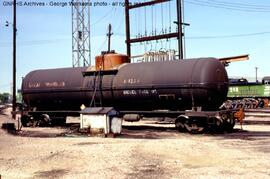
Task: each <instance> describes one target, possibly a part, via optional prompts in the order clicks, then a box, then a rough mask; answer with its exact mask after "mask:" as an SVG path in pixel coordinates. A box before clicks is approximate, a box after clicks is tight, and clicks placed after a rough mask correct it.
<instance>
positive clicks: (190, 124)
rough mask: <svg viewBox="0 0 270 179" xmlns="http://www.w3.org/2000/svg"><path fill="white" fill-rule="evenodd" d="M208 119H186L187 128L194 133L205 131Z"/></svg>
mask: <svg viewBox="0 0 270 179" xmlns="http://www.w3.org/2000/svg"><path fill="white" fill-rule="evenodd" d="M205 124H206V121H205V120H204V119H202V118H190V119H189V120H188V121H186V123H185V124H184V125H185V128H186V130H187V131H188V132H190V133H192V134H201V133H203V132H204V131H205Z"/></svg>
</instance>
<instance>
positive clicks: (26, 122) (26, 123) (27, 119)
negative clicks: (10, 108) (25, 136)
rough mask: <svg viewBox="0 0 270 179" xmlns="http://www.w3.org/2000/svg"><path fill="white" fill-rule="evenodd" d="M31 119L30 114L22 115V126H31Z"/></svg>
mask: <svg viewBox="0 0 270 179" xmlns="http://www.w3.org/2000/svg"><path fill="white" fill-rule="evenodd" d="M30 120H31V118H30V116H28V115H23V116H22V117H21V124H22V126H23V127H30V126H31V124H32V123H31V122H30Z"/></svg>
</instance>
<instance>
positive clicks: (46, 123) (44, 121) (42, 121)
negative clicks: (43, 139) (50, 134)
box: [38, 114, 51, 127]
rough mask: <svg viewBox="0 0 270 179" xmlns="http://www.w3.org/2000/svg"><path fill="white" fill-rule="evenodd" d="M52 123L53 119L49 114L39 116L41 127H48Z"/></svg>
mask: <svg viewBox="0 0 270 179" xmlns="http://www.w3.org/2000/svg"><path fill="white" fill-rule="evenodd" d="M50 125H51V119H50V116H49V115H48V114H42V115H41V116H40V117H39V123H38V126H40V127H47V126H50Z"/></svg>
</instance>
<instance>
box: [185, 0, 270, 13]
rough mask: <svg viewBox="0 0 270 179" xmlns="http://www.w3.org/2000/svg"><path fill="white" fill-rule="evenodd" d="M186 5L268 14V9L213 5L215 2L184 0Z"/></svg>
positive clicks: (269, 10)
mask: <svg viewBox="0 0 270 179" xmlns="http://www.w3.org/2000/svg"><path fill="white" fill-rule="evenodd" d="M185 2H186V3H188V4H193V5H197V6H204V7H212V8H219V9H227V10H234V11H242V12H260V13H266V12H270V7H269V8H264V9H262V8H254V7H252V8H251V7H250V8H249V7H243V6H236V5H229V4H227V5H226V4H221V3H215V2H212V1H211V2H209V1H200V0H185Z"/></svg>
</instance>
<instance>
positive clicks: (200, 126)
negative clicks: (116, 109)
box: [120, 109, 238, 133]
mask: <svg viewBox="0 0 270 179" xmlns="http://www.w3.org/2000/svg"><path fill="white" fill-rule="evenodd" d="M237 111H238V109H234V110H220V111H194V110H188V111H164V110H160V111H120V115H122V116H124V115H125V114H138V115H140V116H141V118H142V117H150V118H155V117H169V118H173V119H175V127H176V129H177V130H179V131H180V132H190V133H202V132H205V131H210V132H224V131H226V132H231V131H232V130H233V128H234V125H235V123H236V120H237V119H236V118H235V116H234V114H235V113H236V112H237Z"/></svg>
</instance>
